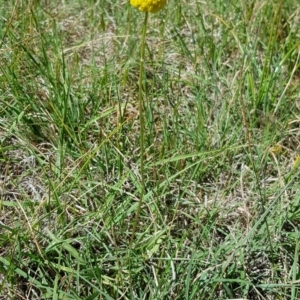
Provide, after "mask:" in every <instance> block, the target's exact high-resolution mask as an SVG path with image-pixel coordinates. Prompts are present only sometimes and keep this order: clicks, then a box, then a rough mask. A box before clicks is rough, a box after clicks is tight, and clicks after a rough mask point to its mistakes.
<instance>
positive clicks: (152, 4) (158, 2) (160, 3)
mask: <svg viewBox="0 0 300 300" xmlns="http://www.w3.org/2000/svg"><path fill="white" fill-rule="evenodd" d="M130 4H131V5H132V6H134V7H136V8H138V9H139V10H140V11H142V12H151V13H156V12H158V11H159V10H161V9H162V8H163V7H164V6H165V5H166V0H130Z"/></svg>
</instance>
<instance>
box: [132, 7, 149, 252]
mask: <svg viewBox="0 0 300 300" xmlns="http://www.w3.org/2000/svg"><path fill="white" fill-rule="evenodd" d="M147 21H148V12H146V13H145V19H144V24H143V29H142V42H141V46H140V77H139V115H140V148H141V149H140V155H141V156H140V174H141V191H140V200H139V204H138V208H137V210H136V215H135V219H134V223H133V229H132V234H131V239H130V243H129V248H131V247H132V244H133V240H134V237H135V232H136V229H137V225H138V222H139V217H140V213H141V208H142V203H143V199H144V192H145V177H144V157H145V153H144V151H145V148H144V129H145V128H144V127H145V124H144V115H143V78H144V76H143V75H144V58H145V44H146V31H147Z"/></svg>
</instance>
